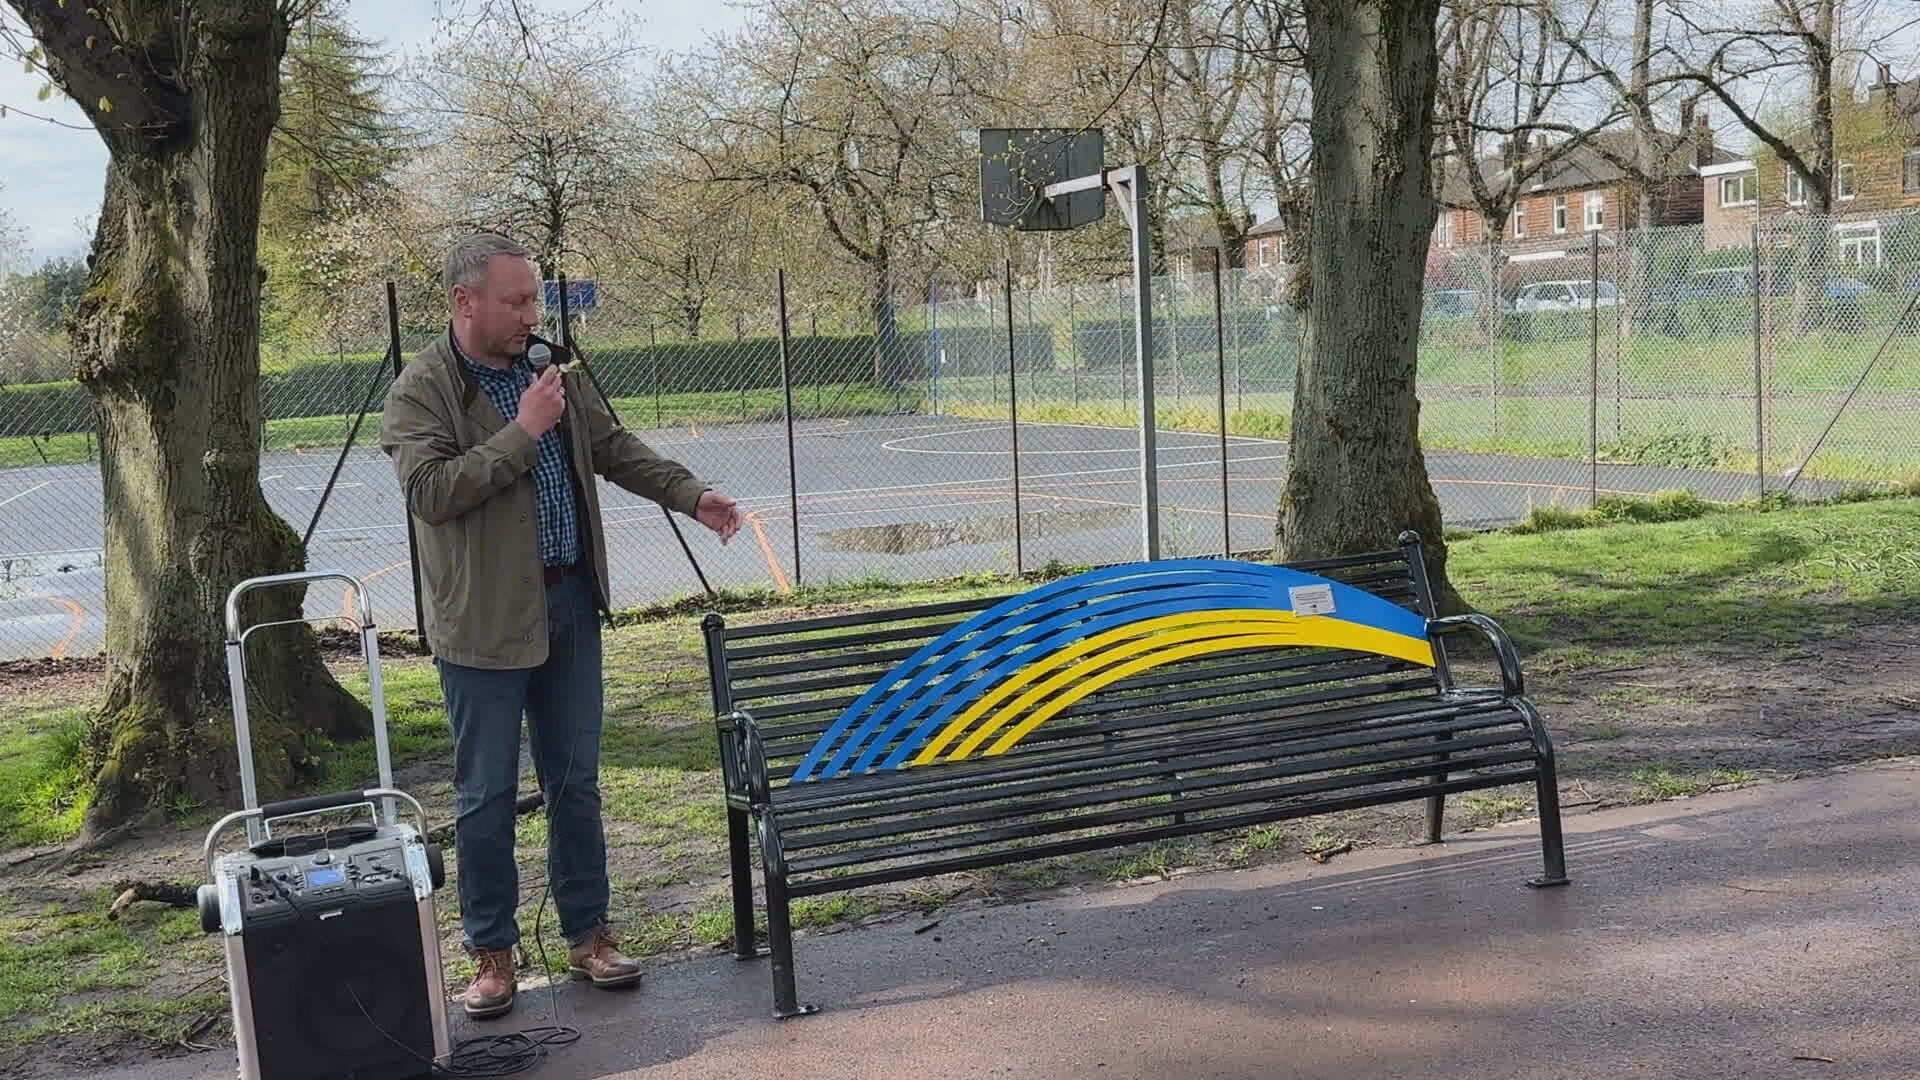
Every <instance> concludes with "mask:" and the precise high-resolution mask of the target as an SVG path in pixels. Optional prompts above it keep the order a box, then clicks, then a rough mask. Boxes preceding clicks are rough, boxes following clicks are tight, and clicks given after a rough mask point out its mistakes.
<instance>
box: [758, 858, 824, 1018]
mask: <svg viewBox="0 0 1920 1080" xmlns="http://www.w3.org/2000/svg"><path fill="white" fill-rule="evenodd" d="M774 871H775V868H774V867H773V866H771V865H769V866H768V867H767V947H768V949H769V950H770V951H771V952H772V953H773V1015H774V1018H775V1019H778V1020H791V1019H793V1018H794V1017H796V1016H806V1015H809V1014H811V1013H815V1012H818V1011H819V1007H818V1006H815V1005H802V1004H800V995H799V994H798V993H797V992H795V990H794V985H793V920H792V917H791V915H790V913H789V912H788V910H787V877H786V875H785V874H783V873H775V872H774Z"/></svg>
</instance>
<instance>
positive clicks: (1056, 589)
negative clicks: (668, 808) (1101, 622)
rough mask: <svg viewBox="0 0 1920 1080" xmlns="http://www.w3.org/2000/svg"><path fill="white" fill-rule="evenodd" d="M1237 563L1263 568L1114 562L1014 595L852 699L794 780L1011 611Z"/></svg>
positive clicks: (1215, 562)
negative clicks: (904, 687)
mask: <svg viewBox="0 0 1920 1080" xmlns="http://www.w3.org/2000/svg"><path fill="white" fill-rule="evenodd" d="M1230 568H1233V569H1230ZM1238 568H1247V569H1258V568H1257V567H1254V566H1253V564H1249V563H1230V562H1227V561H1225V560H1220V559H1170V560H1166V561H1164V562H1158V563H1150V564H1139V565H1124V566H1113V567H1107V568H1105V569H1102V570H1091V571H1088V572H1087V573H1084V574H1076V575H1074V576H1073V577H1070V578H1062V579H1061V580H1059V581H1056V582H1052V583H1050V584H1047V585H1042V586H1040V587H1039V588H1037V589H1031V590H1028V591H1027V592H1024V593H1020V594H1018V595H1015V596H1010V597H1008V598H1007V599H1005V600H1002V601H1000V602H999V603H998V604H995V605H994V606H993V607H990V608H988V609H987V610H985V611H983V612H980V613H979V614H977V615H975V616H973V617H972V618H970V619H968V620H966V621H965V622H963V623H961V624H960V625H959V626H956V627H953V628H952V629H950V630H948V631H947V632H946V633H944V634H941V635H940V636H939V637H937V638H935V639H933V640H932V641H930V642H928V643H927V644H925V645H923V646H921V647H920V648H919V649H918V650H916V651H915V652H914V653H913V655H911V656H909V657H907V658H906V659H905V660H902V661H900V663H899V664H898V665H896V666H895V667H894V669H893V671H892V672H890V673H889V675H888V676H887V677H883V678H882V679H880V680H878V681H876V682H875V683H874V684H873V685H872V686H871V687H869V688H868V689H867V690H866V692H865V693H863V694H861V695H860V696H859V697H858V698H857V699H855V700H854V702H853V704H851V705H849V706H847V709H846V711H845V712H843V713H841V714H840V716H839V717H838V718H836V719H835V720H834V722H833V724H832V725H831V726H829V727H828V728H827V730H826V731H824V732H822V733H821V735H820V738H819V739H818V740H817V741H816V742H815V743H814V744H813V746H812V748H811V749H809V750H808V751H807V753H806V756H805V757H803V758H801V760H800V764H799V766H798V767H797V768H796V769H795V771H794V774H793V779H794V780H795V781H804V780H809V779H812V776H813V772H814V770H815V769H816V768H817V767H818V766H819V764H820V759H821V758H823V757H825V756H826V755H827V753H828V752H829V750H830V749H831V748H832V747H833V746H834V745H835V744H836V743H838V742H839V741H840V738H841V736H843V735H844V734H846V732H847V729H848V728H849V727H851V726H853V724H854V721H855V720H856V718H858V717H860V716H862V715H864V714H865V713H866V712H867V710H868V709H870V708H872V706H873V705H874V703H875V702H877V701H879V700H880V699H881V697H882V696H884V695H885V694H887V693H888V691H889V690H890V689H891V688H893V687H894V686H895V684H896V683H897V682H898V681H899V679H900V678H901V677H902V676H903V675H904V673H906V672H909V671H913V670H914V669H915V668H918V667H920V666H922V665H923V664H926V663H928V661H934V662H935V663H941V662H944V660H945V654H946V652H947V650H948V649H950V648H951V647H952V646H953V645H954V644H956V643H958V642H959V641H960V640H961V639H963V638H965V637H968V636H969V635H972V634H974V633H978V632H980V631H982V630H984V629H986V628H988V627H990V626H992V625H993V624H994V623H996V622H999V621H1000V620H1002V619H1004V618H1006V617H1008V616H1011V615H1014V614H1016V613H1018V612H1020V611H1022V610H1023V609H1026V608H1029V607H1034V606H1037V605H1041V604H1045V603H1047V602H1049V601H1052V600H1054V599H1055V598H1056V597H1059V596H1062V595H1063V594H1068V593H1074V592H1081V591H1087V590H1090V589H1092V587H1093V586H1095V585H1098V584H1100V583H1102V582H1107V581H1113V580H1118V579H1122V578H1129V577H1153V576H1163V575H1166V574H1170V573H1177V572H1180V571H1191V570H1205V571H1208V572H1210V573H1213V574H1219V573H1223V572H1228V573H1231V572H1234V569H1238Z"/></svg>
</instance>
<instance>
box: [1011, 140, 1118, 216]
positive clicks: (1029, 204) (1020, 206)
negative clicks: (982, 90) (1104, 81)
mask: <svg viewBox="0 0 1920 1080" xmlns="http://www.w3.org/2000/svg"><path fill="white" fill-rule="evenodd" d="M1105 167H1106V133H1105V132H1104V131H1101V130H1100V129H1099V128H983V129H981V131H980V218H981V220H982V221H985V222H986V223H987V224H989V225H1011V226H1012V227H1014V228H1016V229H1020V230H1024V231H1045V230H1055V229H1077V228H1080V227H1081V226H1083V225H1091V224H1093V223H1094V222H1096V221H1099V220H1100V219H1101V218H1102V217H1104V216H1106V212H1107V192H1106V186H1105V185H1104V184H1103V185H1098V186H1095V187H1094V188H1092V189H1091V190H1088V191H1076V192H1074V193H1072V194H1069V195H1062V196H1060V197H1059V198H1055V199H1048V198H1046V197H1045V196H1044V195H1043V194H1041V192H1042V189H1044V188H1045V187H1046V186H1047V185H1048V184H1054V183H1059V182H1061V181H1064V180H1075V179H1079V178H1081V177H1085V176H1097V175H1099V174H1100V172H1101V171H1102V170H1103V169H1104V168H1105Z"/></svg>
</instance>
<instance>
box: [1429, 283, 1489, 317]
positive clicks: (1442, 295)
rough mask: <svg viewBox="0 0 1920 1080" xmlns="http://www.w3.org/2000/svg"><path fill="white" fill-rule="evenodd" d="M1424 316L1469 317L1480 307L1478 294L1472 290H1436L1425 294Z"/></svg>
mask: <svg viewBox="0 0 1920 1080" xmlns="http://www.w3.org/2000/svg"><path fill="white" fill-rule="evenodd" d="M1425 306H1426V314H1427V315H1429V316H1435V315H1441V316H1444V315H1471V314H1473V313H1474V312H1475V311H1476V310H1478V309H1479V306H1480V294H1479V293H1478V292H1476V291H1474V290H1473V289H1438V290H1435V291H1433V292H1430V293H1427V294H1426V304H1425Z"/></svg>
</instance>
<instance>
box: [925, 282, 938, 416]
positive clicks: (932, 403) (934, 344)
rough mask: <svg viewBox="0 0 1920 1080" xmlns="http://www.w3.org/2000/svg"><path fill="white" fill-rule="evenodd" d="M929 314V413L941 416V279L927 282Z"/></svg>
mask: <svg viewBox="0 0 1920 1080" xmlns="http://www.w3.org/2000/svg"><path fill="white" fill-rule="evenodd" d="M927 313H928V316H929V318H930V319H931V320H932V321H931V327H930V329H931V330H932V333H930V334H928V335H927V412H928V414H929V415H932V416H939V415H940V279H939V278H934V279H932V280H931V281H928V282H927Z"/></svg>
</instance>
